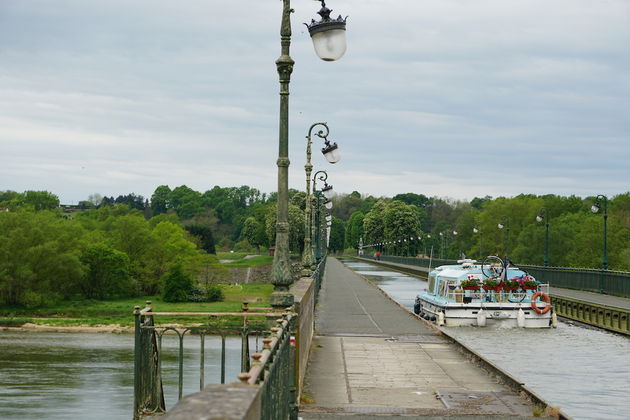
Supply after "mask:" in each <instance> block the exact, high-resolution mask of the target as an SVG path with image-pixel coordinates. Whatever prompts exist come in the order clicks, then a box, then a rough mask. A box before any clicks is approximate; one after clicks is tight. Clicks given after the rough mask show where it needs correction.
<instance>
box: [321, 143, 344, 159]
mask: <svg viewBox="0 0 630 420" xmlns="http://www.w3.org/2000/svg"><path fill="white" fill-rule="evenodd" d="M322 153H323V154H324V157H325V158H326V160H327V161H328V162H329V163H337V162H339V160H340V159H341V153H339V147H337V143H333V144H330V143H327V144H326V147H324V148H322Z"/></svg>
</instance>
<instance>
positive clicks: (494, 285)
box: [481, 279, 499, 292]
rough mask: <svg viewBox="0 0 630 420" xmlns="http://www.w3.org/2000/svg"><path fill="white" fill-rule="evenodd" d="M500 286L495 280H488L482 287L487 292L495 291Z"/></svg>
mask: <svg viewBox="0 0 630 420" xmlns="http://www.w3.org/2000/svg"><path fill="white" fill-rule="evenodd" d="M498 285H499V282H497V281H496V280H495V279H486V280H484V281H483V285H482V286H481V287H482V288H483V290H485V291H486V292H487V291H490V290H495V289H496V288H497V286H498Z"/></svg>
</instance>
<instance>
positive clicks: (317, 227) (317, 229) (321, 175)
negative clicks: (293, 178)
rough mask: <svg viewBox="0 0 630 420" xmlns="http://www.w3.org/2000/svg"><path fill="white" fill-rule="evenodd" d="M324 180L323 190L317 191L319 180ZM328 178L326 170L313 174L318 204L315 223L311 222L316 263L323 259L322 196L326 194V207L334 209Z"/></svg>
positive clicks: (316, 205) (314, 190)
mask: <svg viewBox="0 0 630 420" xmlns="http://www.w3.org/2000/svg"><path fill="white" fill-rule="evenodd" d="M318 179H319V180H320V181H323V182H324V187H323V188H322V189H321V191H317V180H318ZM327 180H328V172H326V171H317V172H315V174H314V175H313V193H314V194H315V198H316V204H315V209H316V210H315V214H314V216H313V218H314V219H315V220H314V223H311V237H313V238H315V244H314V245H313V247H312V248H313V251H312V252H313V254H314V256H315V263H319V261H320V259H321V254H322V252H321V249H322V246H321V242H322V241H321V235H322V233H321V231H322V226H321V225H322V223H321V213H322V207H321V203H320V201H321V200H320V198H321V196H324V198H325V200H326V201H325V202H324V207H325V208H326V209H328V210H330V209H332V201H331V200H330V197H331V196H332V185H328V183H327V182H326V181H327Z"/></svg>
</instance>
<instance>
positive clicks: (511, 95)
mask: <svg viewBox="0 0 630 420" xmlns="http://www.w3.org/2000/svg"><path fill="white" fill-rule="evenodd" d="M291 6H292V7H293V9H295V13H293V15H292V29H293V35H292V42H291V57H292V58H293V59H294V60H295V67H294V70H293V74H292V76H291V84H290V88H289V89H290V92H291V93H290V100H289V102H290V104H289V108H290V116H289V118H290V120H289V121H290V122H289V157H290V160H291V166H290V169H289V176H290V178H289V186H290V187H291V188H296V189H304V188H305V175H304V163H305V159H306V153H305V152H306V135H307V133H308V129H309V127H310V125H311V124H312V123H315V122H327V123H328V126H329V128H330V135H329V137H328V138H329V140H331V141H333V142H336V143H337V144H338V146H339V150H340V151H341V154H342V159H341V161H340V162H339V163H337V164H335V165H330V164H327V163H326V161H325V159H324V157H323V156H322V155H321V153H319V152H318V150H319V149H320V148H321V147H323V141H322V140H321V139H319V138H317V137H314V146H313V147H314V153H313V165H314V167H315V169H316V170H320V169H322V170H326V171H327V172H328V175H329V178H328V180H329V183H330V184H332V185H333V186H334V190H335V191H336V192H338V193H350V192H352V191H359V192H360V193H362V194H371V195H374V196H377V197H379V196H386V197H392V196H394V195H396V194H399V193H406V192H414V193H418V194H424V195H427V196H437V197H443V198H451V199H458V200H470V199H472V198H474V197H483V196H486V195H489V196H492V197H497V196H505V197H511V196H515V195H518V194H521V193H526V194H558V195H565V196H567V195H572V194H575V195H578V196H589V195H596V194H605V195H608V196H614V195H617V194H621V193H625V192H628V191H630V164H629V163H628V162H629V161H630V47H629V45H630V1H628V0H598V1H593V0H422V1H418V0H395V1H392V0H329V1H328V3H327V6H328V7H329V8H331V9H333V13H332V14H333V15H334V16H337V15H339V14H341V15H343V16H348V20H347V52H346V54H345V56H344V57H342V59H340V60H339V61H336V62H324V61H322V60H320V59H319V58H317V56H316V55H315V53H314V51H313V47H312V43H311V40H310V37H309V34H308V31H307V29H306V27H305V26H304V25H303V24H302V23H303V22H310V21H311V19H312V18H316V17H318V16H317V15H316V12H317V11H318V10H319V8H320V5H319V3H318V2H316V1H312V0H293V1H292V2H291ZM281 11H282V2H281V1H280V0H273V1H272V0H266V1H263V0H257V1H225V0H223V1H218V0H203V1H202V0H187V1H181V0H177V1H175V0H107V1H102V0H98V1H96V0H55V1H50V0H0V191H2V190H13V191H18V192H22V191H25V190H47V191H50V192H52V193H54V194H56V195H58V196H59V198H60V200H61V202H62V203H64V204H74V203H77V202H78V201H81V200H86V199H87V198H88V196H89V195H91V194H101V195H106V196H118V195H121V194H123V195H124V194H128V193H132V192H133V193H135V194H140V195H143V196H145V197H147V198H150V196H151V194H152V193H153V191H154V190H155V188H156V187H158V186H160V185H168V186H170V187H171V188H174V187H177V186H179V185H187V186H188V187H190V188H193V189H195V190H197V191H201V192H203V191H206V190H208V189H211V188H212V187H213V186H215V185H219V186H222V187H228V186H240V185H249V186H251V187H254V188H258V189H259V190H261V191H262V192H272V191H275V190H276V189H277V167H276V159H277V157H278V120H279V101H280V100H279V94H278V93H279V82H278V74H277V71H276V66H275V60H276V59H277V58H278V57H279V55H280V35H279V32H280V18H281Z"/></svg>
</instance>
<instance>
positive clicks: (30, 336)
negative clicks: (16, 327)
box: [0, 331, 256, 420]
mask: <svg viewBox="0 0 630 420" xmlns="http://www.w3.org/2000/svg"><path fill="white" fill-rule="evenodd" d="M184 342H185V344H186V345H185V354H184V395H185V394H189V393H192V392H196V391H198V390H199V363H200V356H199V348H200V339H199V337H187V338H186V340H185V341H184ZM255 344H256V343H255V341H253V342H252V349H253V348H254V347H253V346H255ZM133 345H134V337H133V335H132V334H120V335H118V334H76V333H33V332H14V331H1V332H0V418H2V419H43V418H45V419H52V420H56V419H59V420H61V419H68V418H84V417H86V416H89V417H90V418H91V419H129V418H131V416H132V411H133ZM178 346H179V344H178V342H177V340H176V338H175V337H174V336H165V338H164V341H163V363H162V371H163V382H164V392H165V394H166V406H167V408H168V407H172V406H173V404H174V403H175V402H176V401H177V384H178V371H177V368H178V362H177V355H178V351H179V347H178ZM240 347H241V343H240V338H228V339H227V340H226V366H227V367H226V381H228V382H230V381H233V380H235V378H236V375H237V374H238V373H239V371H240V351H241V348H240ZM220 348H221V340H220V338H218V337H207V338H206V342H205V352H206V356H205V362H206V363H205V366H206V368H205V369H206V375H205V383H206V384H209V383H219V382H220V356H221V354H220Z"/></svg>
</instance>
